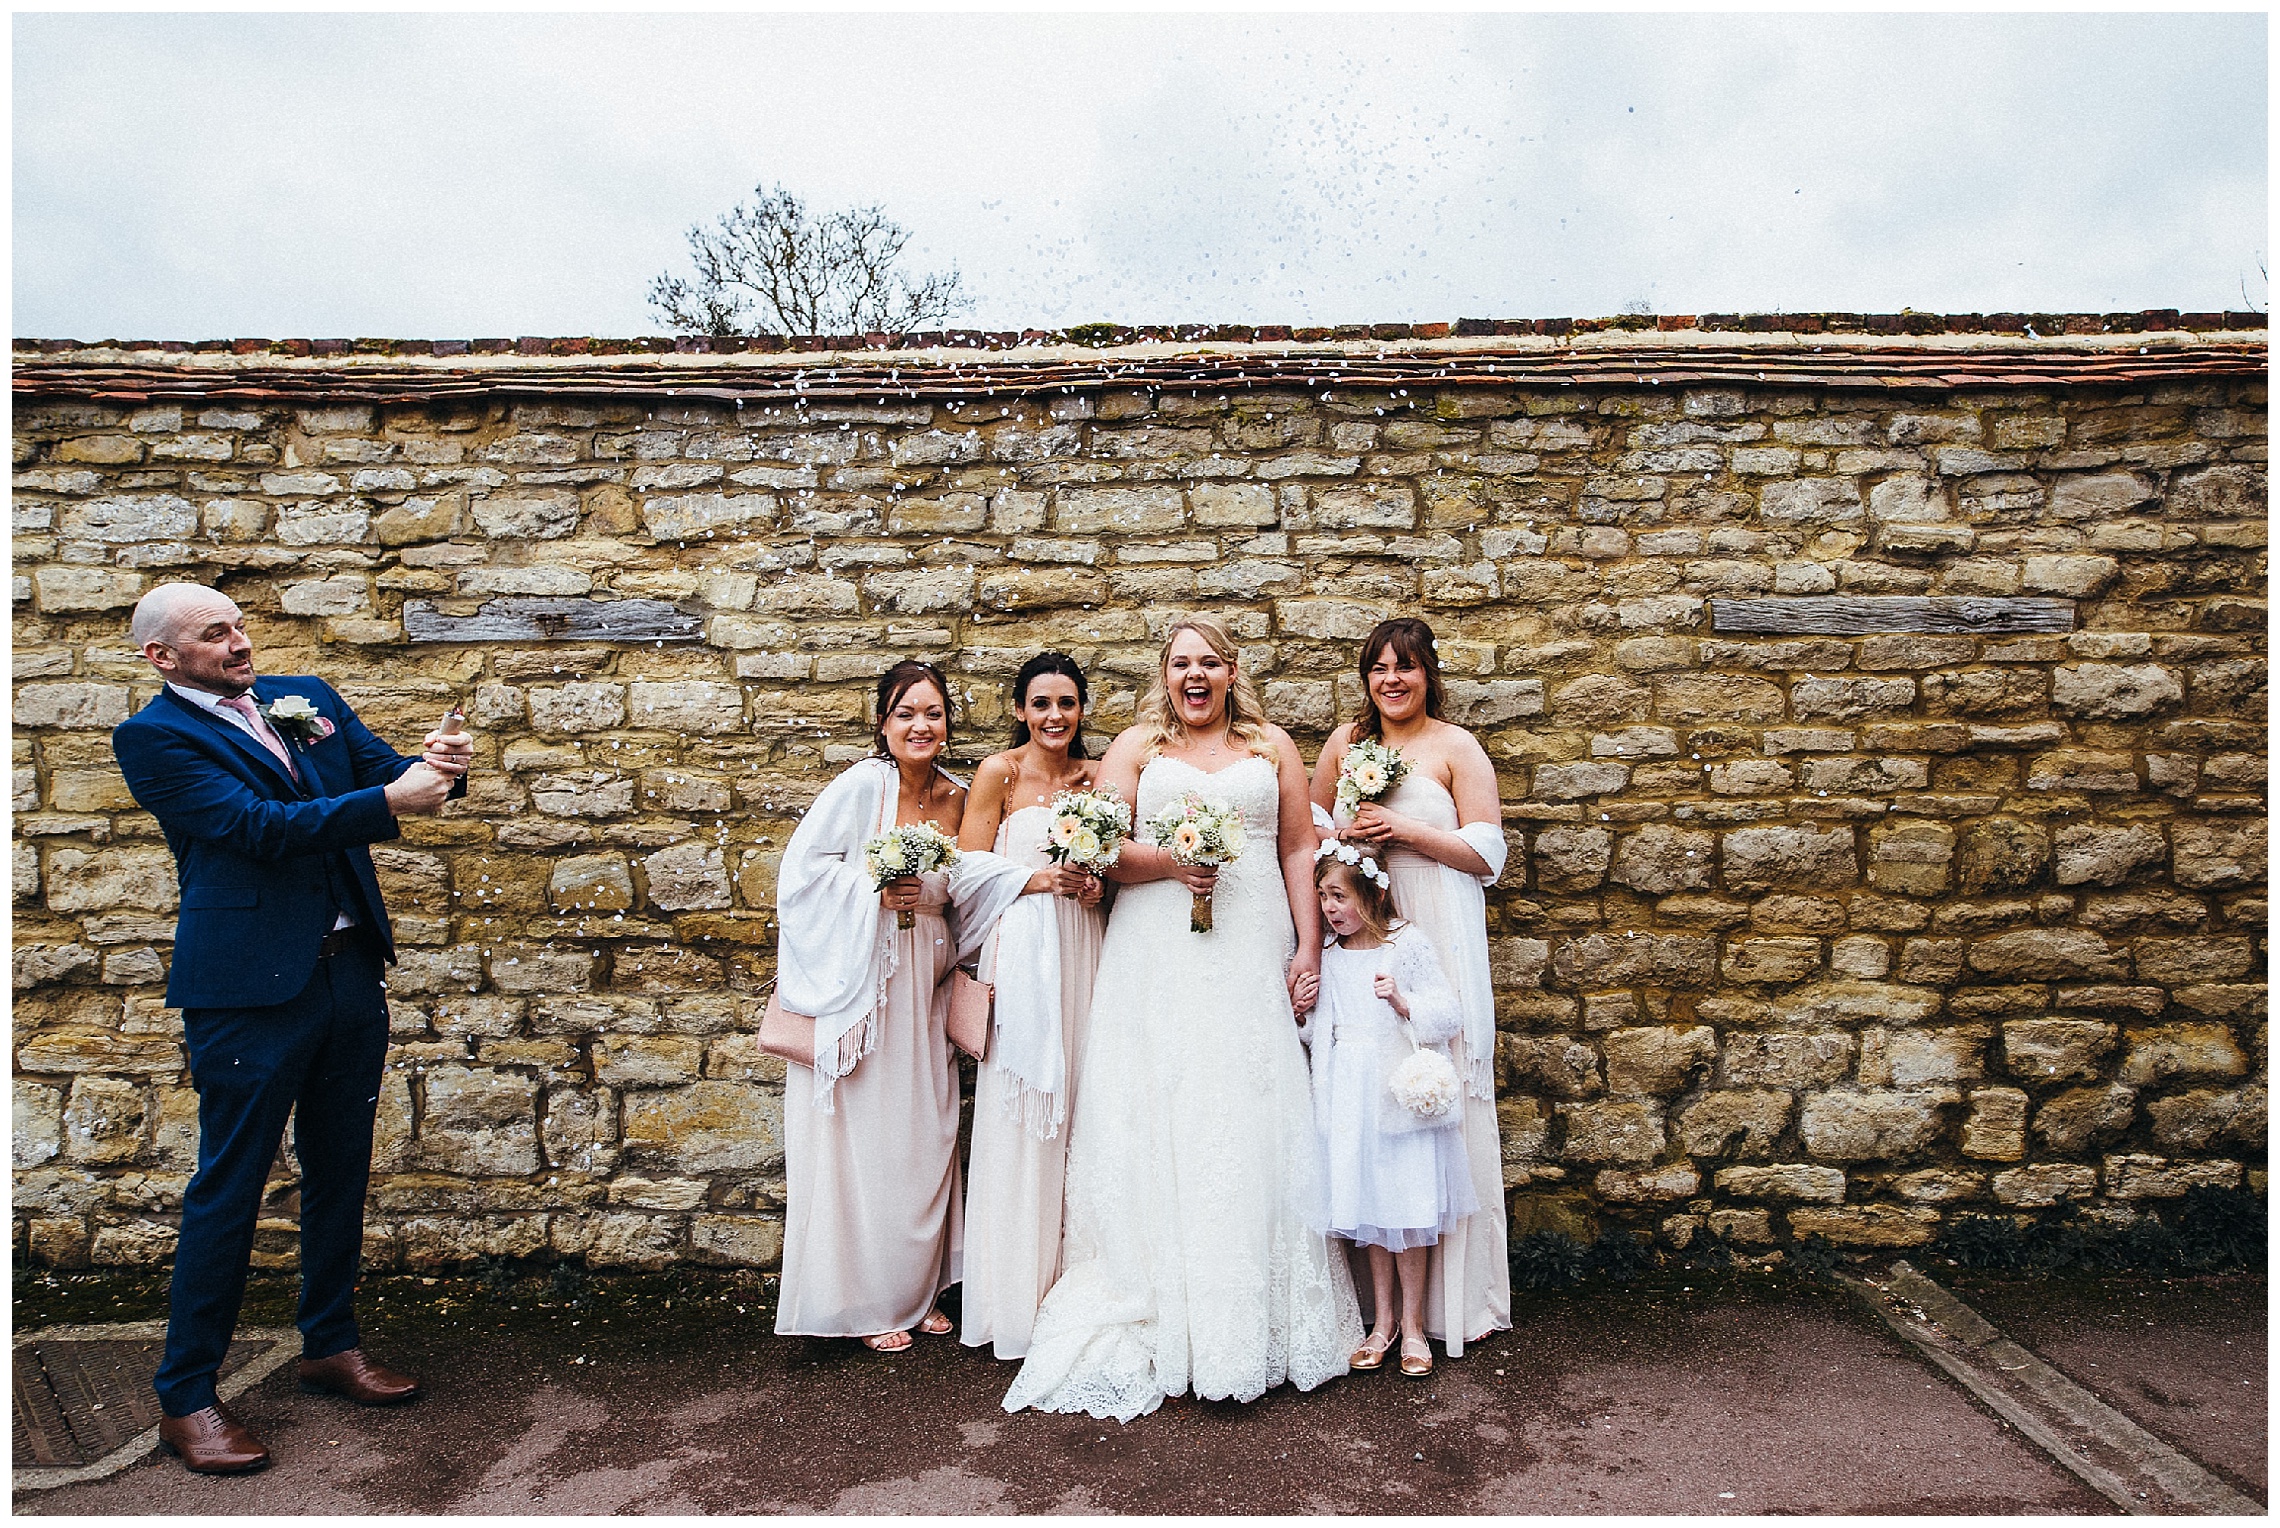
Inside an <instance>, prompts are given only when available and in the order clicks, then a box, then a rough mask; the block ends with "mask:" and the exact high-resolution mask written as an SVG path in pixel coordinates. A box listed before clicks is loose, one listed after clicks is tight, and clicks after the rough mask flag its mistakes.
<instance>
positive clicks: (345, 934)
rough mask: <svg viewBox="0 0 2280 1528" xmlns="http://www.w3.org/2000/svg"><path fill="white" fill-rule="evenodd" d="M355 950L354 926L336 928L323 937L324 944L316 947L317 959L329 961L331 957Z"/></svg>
mask: <svg viewBox="0 0 2280 1528" xmlns="http://www.w3.org/2000/svg"><path fill="white" fill-rule="evenodd" d="M355 948H356V925H355V924H353V923H351V924H350V925H349V926H348V927H347V928H336V929H334V930H333V931H332V932H331V933H329V934H327V935H325V942H324V943H323V944H320V945H318V946H317V959H319V960H330V959H332V957H333V956H335V955H339V954H342V953H344V952H345V951H348V950H353V949H355Z"/></svg>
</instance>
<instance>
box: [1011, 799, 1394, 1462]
mask: <svg viewBox="0 0 2280 1528" xmlns="http://www.w3.org/2000/svg"><path fill="white" fill-rule="evenodd" d="M1185 791H1194V792H1195V793H1197V794H1198V795H1200V796H1202V797H1204V798H1205V799H1206V800H1210V801H1215V802H1219V803H1223V804H1226V805H1230V806H1233V807H1235V808H1236V809H1238V810H1239V811H1241V813H1242V814H1243V823H1244V832H1245V846H1244V852H1243V855H1242V857H1241V858H1239V859H1238V860H1236V861H1235V862H1234V863H1232V864H1229V865H1226V866H1224V867H1222V868H1221V870H1220V872H1219V884H1218V889H1217V891H1216V892H1215V893H1214V894H1213V909H1212V916H1213V922H1214V928H1213V931H1212V932H1210V933H1208V934H1195V933H1190V932H1189V931H1188V904H1189V893H1188V890H1187V888H1186V887H1184V886H1182V885H1181V884H1180V883H1179V882H1178V881H1176V880H1163V881H1150V882H1147V883H1145V884H1141V885H1136V886H1125V887H1122V888H1120V889H1119V891H1118V892H1117V898H1116V905H1115V909H1114V911H1113V912H1112V913H1111V914H1110V916H1109V923H1108V933H1107V936H1106V937H1105V939H1104V940H1103V942H1102V945H1101V955H1100V973H1099V976H1098V978H1097V981H1096V983H1095V986H1094V989H1093V1006H1092V1017H1091V1033H1090V1035H1089V1036H1088V1037H1087V1040H1086V1045H1085V1053H1084V1057H1083V1060H1082V1061H1081V1063H1080V1066H1079V1078H1080V1080H1079V1082H1078V1085H1077V1089H1076V1098H1077V1100H1078V1101H1079V1102H1078V1107H1077V1110H1076V1112H1075V1114H1074V1115H1073V1116H1072V1119H1071V1129H1070V1138H1069V1176H1068V1205H1067V1218H1066V1222H1065V1230H1064V1233H1063V1235H1064V1241H1063V1244H1062V1257H1061V1264H1062V1268H1063V1272H1062V1275H1061V1278H1060V1280H1059V1281H1058V1282H1057V1283H1055V1284H1054V1286H1053V1289H1052V1291H1051V1292H1050V1293H1049V1294H1048V1295H1047V1296H1046V1297H1045V1303H1044V1305H1043V1306H1042V1307H1041V1308H1040V1309H1039V1311H1038V1313H1037V1324H1036V1328H1035V1331H1034V1333H1033V1334H1032V1336H1031V1339H1030V1346H1029V1356H1028V1358H1027V1360H1026V1361H1025V1362H1024V1363H1023V1364H1022V1367H1021V1372H1020V1373H1019V1374H1018V1375H1017V1376H1016V1377H1015V1379H1014V1382H1013V1388H1012V1389H1011V1390H1010V1391H1009V1392H1008V1393H1007V1395H1006V1398H1005V1408H1006V1410H1008V1411H1019V1410H1021V1409H1022V1408H1024V1407H1036V1408H1037V1409H1039V1410H1041V1411H1069V1412H1074V1411H1083V1412H1089V1413H1091V1414H1092V1415H1093V1416H1096V1417H1104V1418H1105V1417H1114V1418H1116V1419H1117V1420H1118V1421H1126V1422H1128V1421H1130V1420H1132V1419H1133V1418H1134V1417H1137V1416H1141V1415H1143V1414H1145V1413H1147V1412H1150V1411H1153V1410H1155V1409H1156V1407H1157V1406H1158V1405H1160V1404H1161V1403H1162V1401H1163V1399H1164V1397H1165V1396H1167V1395H1178V1394H1180V1393H1182V1392H1183V1391H1188V1390H1193V1391H1194V1392H1195V1394H1197V1395H1198V1396H1201V1397H1204V1398H1205V1399H1209V1400H1223V1399H1228V1398H1233V1399H1235V1400H1239V1401H1249V1400H1255V1399H1256V1398H1258V1397H1259V1396H1261V1395H1263V1394H1265V1393H1266V1392H1267V1391H1268V1390H1269V1389H1271V1388H1273V1387H1274V1386H1276V1385H1279V1384H1281V1383H1283V1382H1284V1381H1285V1380H1288V1381H1290V1382H1291V1383H1292V1384H1294V1385H1296V1386H1298V1388H1299V1389H1301V1390H1311V1389H1313V1388H1314V1387H1315V1386H1317V1385H1319V1384H1321V1383H1322V1382H1323V1381H1324V1380H1327V1379H1331V1378H1333V1377H1335V1376H1337V1375H1340V1374H1343V1373H1345V1372H1346V1358H1347V1355H1348V1354H1350V1353H1352V1352H1353V1350H1354V1349H1355V1348H1356V1347H1357V1346H1359V1345H1360V1343H1361V1340H1362V1336H1363V1327H1362V1320H1361V1314H1360V1311H1359V1309H1358V1307H1357V1306H1356V1303H1355V1298H1354V1289H1353V1283H1352V1280H1351V1277H1350V1275H1349V1273H1348V1271H1347V1268H1346V1265H1345V1260H1344V1259H1343V1258H1342V1257H1337V1256H1334V1255H1333V1254H1332V1252H1331V1250H1330V1248H1329V1246H1328V1244H1327V1243H1326V1241H1325V1240H1324V1228H1325V1223H1326V1222H1325V1217H1326V1215H1327V1212H1328V1205H1327V1200H1326V1189H1325V1183H1324V1168H1323V1161H1322V1146H1321V1142H1320V1139H1319V1137H1318V1136H1317V1135H1316V1133H1315V1128H1314V1116H1313V1102H1312V1097H1311V1091H1310V1083H1309V1079H1308V1073H1307V1066H1306V1057H1305V1054H1304V1052H1303V1051H1302V1050H1301V1048H1300V1045H1299V1039H1298V1027H1297V1025H1296V1023H1295V1022H1294V1021H1293V1019H1292V1015H1291V1008H1290V1000H1289V997H1288V996H1287V994H1286V991H1285V988H1284V986H1283V971H1284V966H1285V964H1286V962H1287V961H1288V960H1289V958H1290V953H1291V948H1292V931H1291V922H1290V910H1289V906H1288V904H1287V902H1286V901H1285V899H1284V891H1283V880H1282V867H1281V866H1280V865H1279V864H1278V863H1277V862H1276V858H1275V828H1276V815H1277V814H1276V806H1277V801H1276V779H1275V766H1274V764H1273V762H1272V761H1271V760H1268V759H1264V758H1258V757H1252V758H1247V759H1244V760H1242V761H1241V762H1239V763H1236V764H1233V765H1230V766H1229V767H1227V768H1226V769H1224V770H1221V771H1219V772H1218V773H1216V774H1207V773H1205V772H1204V771H1202V770H1199V769H1197V768H1195V767H1194V766H1192V765H1190V764H1187V763H1184V762H1182V761H1180V760H1177V759H1157V760H1155V761H1153V762H1151V763H1150V764H1149V765H1148V767H1147V768H1146V769H1145V770H1143V771H1142V772H1141V776H1140V798H1139V814H1138V815H1139V817H1140V818H1141V819H1143V820H1144V819H1146V818H1147V817H1149V816H1151V815H1153V814H1154V813H1156V812H1158V811H1161V810H1162V809H1163V808H1164V807H1165V806H1167V805H1169V804H1170V803H1171V802H1172V801H1173V800H1175V799H1176V798H1177V797H1178V796H1179V795H1180V794H1181V793H1182V792H1185Z"/></svg>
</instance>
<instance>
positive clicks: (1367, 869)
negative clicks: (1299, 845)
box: [1314, 838, 1393, 891]
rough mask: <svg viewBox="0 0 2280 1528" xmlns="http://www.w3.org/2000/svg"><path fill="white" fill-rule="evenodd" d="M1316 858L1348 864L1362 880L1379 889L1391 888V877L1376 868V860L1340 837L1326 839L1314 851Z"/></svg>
mask: <svg viewBox="0 0 2280 1528" xmlns="http://www.w3.org/2000/svg"><path fill="white" fill-rule="evenodd" d="M1314 857H1315V858H1316V859H1317V860H1326V859H1334V860H1336V861H1337V862H1338V863H1339V864H1341V865H1350V866H1352V867H1353V868H1354V869H1355V870H1356V871H1359V872H1360V873H1361V876H1362V878H1363V879H1364V880H1368V881H1374V882H1376V883H1377V889H1378V890H1380V891H1391V890H1393V877H1392V876H1390V875H1387V874H1386V873H1385V872H1384V871H1383V870H1380V869H1379V868H1378V862H1377V861H1376V860H1374V859H1371V858H1370V857H1369V856H1368V855H1366V854H1364V853H1362V852H1361V851H1360V850H1359V849H1356V848H1355V847H1354V846H1353V845H1352V844H1350V843H1347V842H1346V841H1345V840H1344V839H1342V838H1333V839H1329V840H1326V841H1325V842H1324V843H1323V845H1322V847H1321V848H1319V849H1317V850H1315V851H1314Z"/></svg>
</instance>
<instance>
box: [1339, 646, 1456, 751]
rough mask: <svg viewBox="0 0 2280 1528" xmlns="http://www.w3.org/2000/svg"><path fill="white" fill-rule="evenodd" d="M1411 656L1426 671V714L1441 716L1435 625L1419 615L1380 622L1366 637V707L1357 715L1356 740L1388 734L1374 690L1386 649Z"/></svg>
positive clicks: (1363, 693)
mask: <svg viewBox="0 0 2280 1528" xmlns="http://www.w3.org/2000/svg"><path fill="white" fill-rule="evenodd" d="M1389 647H1390V648H1392V649H1393V651H1394V654H1395V656H1397V657H1401V658H1407V659H1408V660H1409V661H1410V662H1411V663H1414V664H1416V665H1417V666H1418V667H1419V668H1421V669H1423V670H1424V671H1425V714H1426V715H1427V716H1430V717H1432V718H1433V719H1434V720H1435V721H1439V720H1440V719H1441V660H1440V658H1439V656H1438V655H1436V654H1435V653H1434V651H1433V628H1432V627H1430V626H1428V625H1426V624H1425V623H1424V622H1423V621H1420V620H1418V619H1417V618H1416V617H1415V616H1407V615H1405V616H1401V617H1399V618H1397V619H1395V620H1391V621H1380V622H1378V623H1377V625H1375V626H1373V627H1371V628H1370V634H1369V635H1368V636H1366V637H1364V638H1362V661H1361V664H1360V665H1359V667H1360V670H1361V676H1362V709H1361V711H1360V713H1359V714H1358V715H1357V716H1355V718H1354V740H1355V741H1356V742H1359V741H1360V740H1361V739H1363V738H1366V737H1370V738H1374V737H1383V736H1385V718H1384V717H1382V716H1380V715H1378V708H1377V697H1376V696H1374V695H1372V694H1371V693H1370V670H1371V668H1372V667H1374V666H1375V665H1376V663H1377V661H1378V659H1379V658H1380V657H1381V656H1382V655H1383V654H1384V651H1385V649H1387V648H1389Z"/></svg>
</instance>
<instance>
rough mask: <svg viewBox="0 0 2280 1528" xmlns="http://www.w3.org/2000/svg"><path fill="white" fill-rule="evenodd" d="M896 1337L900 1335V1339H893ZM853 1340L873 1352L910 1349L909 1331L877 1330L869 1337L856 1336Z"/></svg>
mask: <svg viewBox="0 0 2280 1528" xmlns="http://www.w3.org/2000/svg"><path fill="white" fill-rule="evenodd" d="M897 1337H900V1338H901V1339H902V1341H900V1342H897V1341H895V1339H896V1338H897ZM855 1340H856V1341H857V1342H860V1343H862V1344H863V1346H865V1347H867V1348H869V1349H870V1350H871V1351H872V1352H874V1353H908V1352H909V1351H910V1333H908V1332H878V1333H875V1334H873V1335H872V1336H869V1337H858V1338H856V1339H855Z"/></svg>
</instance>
